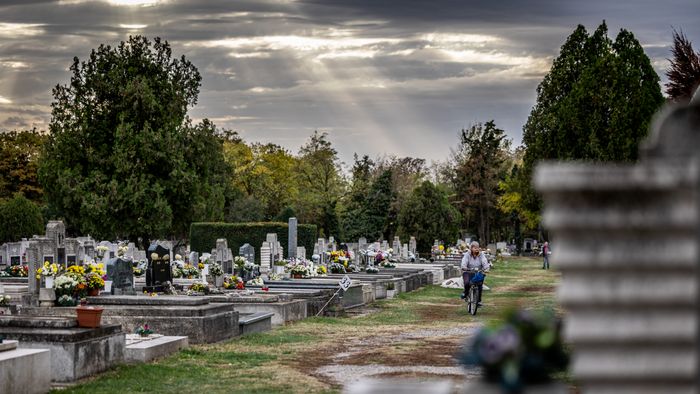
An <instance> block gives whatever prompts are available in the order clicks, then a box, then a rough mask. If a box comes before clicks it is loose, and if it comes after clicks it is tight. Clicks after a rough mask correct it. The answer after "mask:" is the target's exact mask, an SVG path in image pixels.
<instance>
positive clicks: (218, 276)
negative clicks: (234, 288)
mask: <svg viewBox="0 0 700 394" xmlns="http://www.w3.org/2000/svg"><path fill="white" fill-rule="evenodd" d="M209 275H211V276H212V277H213V278H214V286H216V287H221V286H223V284H224V270H223V268H221V264H219V263H209Z"/></svg>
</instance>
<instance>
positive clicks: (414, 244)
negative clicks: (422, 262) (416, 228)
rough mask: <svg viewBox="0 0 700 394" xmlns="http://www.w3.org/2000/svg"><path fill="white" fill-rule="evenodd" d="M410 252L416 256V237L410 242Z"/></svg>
mask: <svg viewBox="0 0 700 394" xmlns="http://www.w3.org/2000/svg"><path fill="white" fill-rule="evenodd" d="M408 251H409V252H411V253H413V254H414V255H415V254H416V237H411V239H410V240H409V241H408Z"/></svg>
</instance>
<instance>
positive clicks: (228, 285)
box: [224, 275, 245, 290]
mask: <svg viewBox="0 0 700 394" xmlns="http://www.w3.org/2000/svg"><path fill="white" fill-rule="evenodd" d="M244 288H245V285H244V284H243V279H241V278H239V277H238V276H236V275H233V276H227V277H224V289H228V290H233V289H239V290H242V289H244Z"/></svg>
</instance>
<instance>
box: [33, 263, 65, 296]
mask: <svg viewBox="0 0 700 394" xmlns="http://www.w3.org/2000/svg"><path fill="white" fill-rule="evenodd" d="M59 272H61V267H60V266H59V265H58V264H56V263H49V262H48V261H44V266H43V267H41V268H39V269H37V270H36V278H37V279H43V280H44V287H46V288H47V289H53V280H54V278H55V277H56V275H58V273H59Z"/></svg>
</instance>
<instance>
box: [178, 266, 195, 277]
mask: <svg viewBox="0 0 700 394" xmlns="http://www.w3.org/2000/svg"><path fill="white" fill-rule="evenodd" d="M180 271H182V277H183V278H187V279H193V278H199V270H198V269H197V268H196V267H195V266H194V265H192V264H185V265H184V266H183V267H182V268H180Z"/></svg>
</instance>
